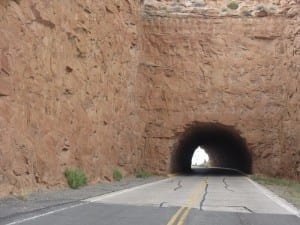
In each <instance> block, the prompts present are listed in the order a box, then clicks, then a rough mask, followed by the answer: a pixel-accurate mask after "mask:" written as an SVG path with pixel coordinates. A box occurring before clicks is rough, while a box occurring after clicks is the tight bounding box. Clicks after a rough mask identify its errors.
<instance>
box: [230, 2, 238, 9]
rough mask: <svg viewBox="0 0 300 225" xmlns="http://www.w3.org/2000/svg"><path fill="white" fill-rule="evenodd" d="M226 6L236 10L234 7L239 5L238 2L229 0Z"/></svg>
mask: <svg viewBox="0 0 300 225" xmlns="http://www.w3.org/2000/svg"><path fill="white" fill-rule="evenodd" d="M227 7H228V8H229V9H233V10H236V9H237V8H238V7H239V4H238V3H236V2H230V3H229V4H228V5H227Z"/></svg>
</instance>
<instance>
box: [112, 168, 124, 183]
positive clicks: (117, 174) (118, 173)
mask: <svg viewBox="0 0 300 225" xmlns="http://www.w3.org/2000/svg"><path fill="white" fill-rule="evenodd" d="M113 178H114V180H116V181H120V180H122V178H123V175H122V173H121V171H120V170H118V169H114V170H113Z"/></svg>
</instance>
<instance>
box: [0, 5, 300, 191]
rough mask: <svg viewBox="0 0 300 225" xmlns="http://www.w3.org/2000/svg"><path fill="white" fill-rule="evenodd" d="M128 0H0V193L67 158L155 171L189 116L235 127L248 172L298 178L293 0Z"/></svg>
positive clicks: (106, 172) (298, 41)
mask: <svg viewBox="0 0 300 225" xmlns="http://www.w3.org/2000/svg"><path fill="white" fill-rule="evenodd" d="M141 2H143V1H138V0H126V1H125V0H124V1H119V0H113V1H112V0H103V1H91V0H89V1H83V0H65V1H59V0H55V1H46V0H44V1H37V0H26V1H25V0H24V1H23V0H18V1H17V0H2V1H0V15H1V16H0V194H8V193H14V192H17V191H19V190H22V189H25V190H26V189H29V190H34V189H36V188H40V187H52V186H59V185H64V183H65V181H64V177H63V171H64V169H65V168H66V167H71V166H77V167H81V168H82V169H83V170H84V171H85V172H86V173H87V175H88V177H89V180H90V181H92V182H97V181H101V180H110V179H111V173H112V169H113V168H114V167H119V168H121V170H123V172H124V173H130V172H132V171H133V170H134V169H135V168H138V167H141V166H144V167H146V168H148V169H151V170H152V171H156V172H160V173H165V172H167V171H168V168H169V165H170V155H171V154H172V151H173V146H174V144H175V143H176V142H177V136H176V134H177V133H178V132H181V131H183V130H184V127H185V125H186V124H188V123H190V122H193V121H198V122H219V123H222V124H225V125H230V126H233V127H235V128H236V129H237V130H239V131H240V132H241V135H242V137H244V138H245V139H246V141H247V143H248V146H249V148H250V150H251V154H252V155H253V163H254V164H253V168H254V171H255V172H261V173H268V174H275V175H283V176H288V177H294V178H299V174H300V152H299V149H300V141H299V140H300V136H299V135H300V125H299V119H300V118H299V117H300V115H299V110H300V94H299V79H300V76H299V74H300V65H299V62H300V31H299V30H300V27H299V24H300V23H299V22H300V19H299V15H298V12H299V5H298V3H296V2H292V1H277V2H275V1H274V4H272V5H267V6H266V5H265V6H264V7H263V6H261V5H259V7H258V3H253V1H249V2H248V1H243V3H242V2H239V7H238V9H230V8H228V6H227V4H226V3H224V2H223V1H203V2H202V1H176V2H175V4H174V1H145V5H144V6H143V7H142V10H143V12H140V9H141V5H140V4H141ZM261 3H263V2H262V1H261ZM242 6H243V7H242ZM266 162H268V163H266Z"/></svg>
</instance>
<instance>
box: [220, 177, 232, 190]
mask: <svg viewBox="0 0 300 225" xmlns="http://www.w3.org/2000/svg"><path fill="white" fill-rule="evenodd" d="M222 182H223V183H224V187H225V189H226V190H228V191H231V192H234V190H231V189H229V185H228V184H227V182H226V178H225V177H224V178H223V180H222Z"/></svg>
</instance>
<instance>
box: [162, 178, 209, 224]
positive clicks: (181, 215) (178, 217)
mask: <svg viewBox="0 0 300 225" xmlns="http://www.w3.org/2000/svg"><path fill="white" fill-rule="evenodd" d="M207 179H208V178H207V177H205V178H204V179H202V180H201V181H200V182H199V183H198V184H197V185H196V188H195V189H196V190H195V191H194V192H193V193H192V194H191V195H190V196H189V197H188V200H187V201H186V203H185V204H184V205H183V206H182V207H181V208H180V209H178V210H177V212H176V213H175V214H174V215H173V216H172V217H171V219H170V220H169V222H168V223H167V225H174V224H175V222H176V221H178V222H177V225H183V223H184V221H185V219H186V217H187V216H188V214H189V212H190V210H191V209H192V207H193V206H194V205H195V204H196V202H197V201H198V199H199V197H200V195H203V194H204V190H205V186H206V184H207Z"/></svg>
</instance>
